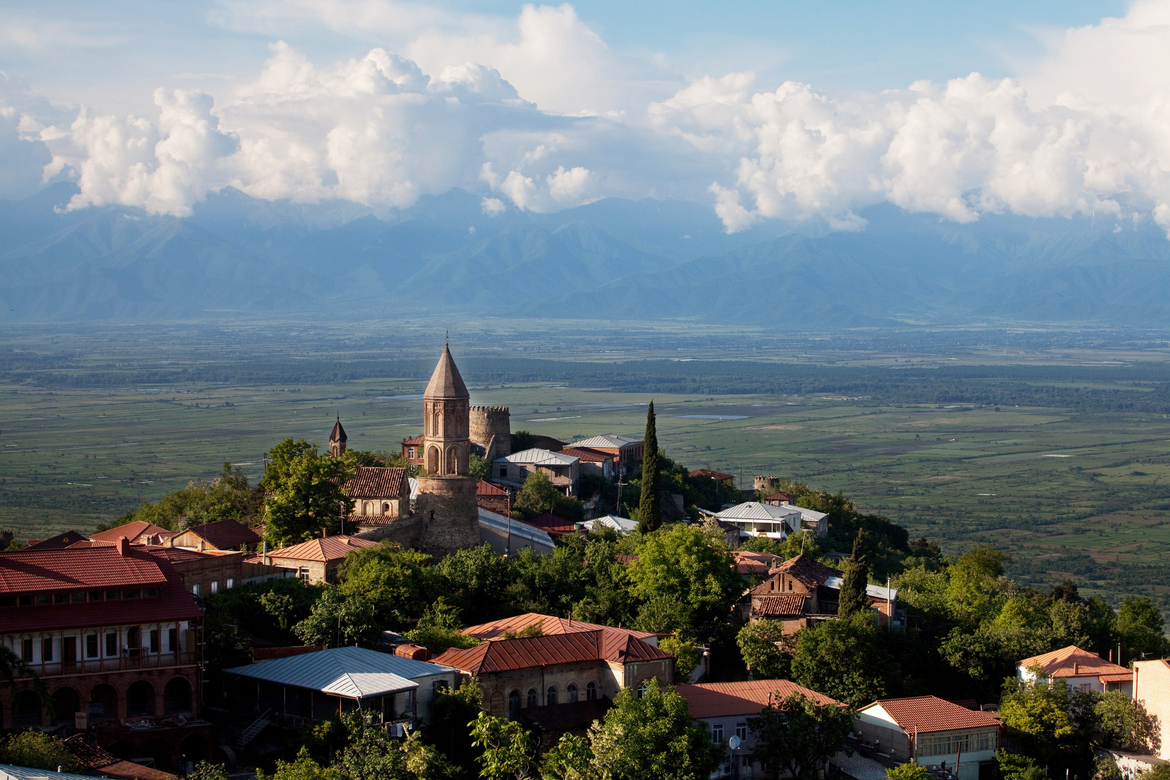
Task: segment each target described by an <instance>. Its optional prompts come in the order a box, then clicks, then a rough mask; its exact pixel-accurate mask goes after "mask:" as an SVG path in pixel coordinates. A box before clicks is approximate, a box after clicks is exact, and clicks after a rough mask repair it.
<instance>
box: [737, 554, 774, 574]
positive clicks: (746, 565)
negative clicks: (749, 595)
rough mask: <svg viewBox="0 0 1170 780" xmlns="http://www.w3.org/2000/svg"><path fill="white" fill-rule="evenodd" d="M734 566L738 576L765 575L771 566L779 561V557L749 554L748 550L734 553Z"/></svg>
mask: <svg viewBox="0 0 1170 780" xmlns="http://www.w3.org/2000/svg"><path fill="white" fill-rule="evenodd" d="M734 554H735V566H736V569H738V570H739V573H740V574H767V573H768V572H769V571H771V569H772V564H774V563H775V562H776V561H778V560H780V556H779V555H773V554H772V553H766V552H751V551H750V550H736V551H735V553H734Z"/></svg>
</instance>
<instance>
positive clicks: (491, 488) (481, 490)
mask: <svg viewBox="0 0 1170 780" xmlns="http://www.w3.org/2000/svg"><path fill="white" fill-rule="evenodd" d="M475 495H476V496H478V497H480V498H482V497H484V496H506V495H508V491H507V490H504V489H503V488H501V487H496V486H495V485H493V484H492V483H490V482H488V481H487V480H483V479H481V480H480V481H479V482H477V483H475Z"/></svg>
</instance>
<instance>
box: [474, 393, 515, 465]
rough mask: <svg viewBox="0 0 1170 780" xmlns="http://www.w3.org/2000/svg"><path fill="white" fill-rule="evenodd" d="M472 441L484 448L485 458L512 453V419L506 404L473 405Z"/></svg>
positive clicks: (489, 459)
mask: <svg viewBox="0 0 1170 780" xmlns="http://www.w3.org/2000/svg"><path fill="white" fill-rule="evenodd" d="M470 422H471V443H472V444H474V445H477V446H479V447H482V448H483V453H484V458H486V459H487V461H488V463H491V462H492V461H493V460H495V459H496V458H503V457H505V456H507V455H511V454H512V421H511V417H510V416H509V412H508V407H506V406H473V407H471V420H470Z"/></svg>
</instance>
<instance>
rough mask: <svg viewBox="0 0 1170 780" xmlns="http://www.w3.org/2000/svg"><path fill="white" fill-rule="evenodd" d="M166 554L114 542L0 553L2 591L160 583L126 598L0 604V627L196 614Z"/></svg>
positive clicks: (77, 624) (87, 623) (78, 624)
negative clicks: (154, 590) (148, 593)
mask: <svg viewBox="0 0 1170 780" xmlns="http://www.w3.org/2000/svg"><path fill="white" fill-rule="evenodd" d="M182 583H183V580H182V578H181V577H180V576H179V574H178V572H176V571H175V569H174V567H173V566H171V563H170V561H169V560H167V559H166V558H163V557H159V556H157V555H154V554H152V553H150V552H148V551H146V550H144V549H142V548H134V549H131V550H130V551H129V552H128V553H127V554H126V555H125V556H122V555H119V554H118V550H117V548H116V547H91V548H81V549H67V550H48V551H40V552H31V553H29V552H22V553H0V592H3V593H35V592H42V593H43V592H49V591H57V592H63V591H78V590H87V591H88V590H115V589H124V588H135V587H159V588H161V591H160V594H159V595H158V596H156V597H152V598H139V599H138V600H136V601H133V602H131V603H130V604H129V605H128V604H127V603H126V602H125V601H121V600H119V601H99V602H84V603H78V604H74V603H69V604H54V605H53V606H38V607H3V608H0V633H9V632H14V631H21V632H24V631H52V630H59V629H66V628H90V627H95V626H117V625H123V624H125V623H128V622H135V623H139V622H142V623H146V622H154V621H158V622H167V621H172V620H196V619H198V618H199V616H200V614H201V613H200V611H199V608H198V607H197V606H196V605H195V602H194V601H193V600H192V598H191V595H190V594H189V593H187V591H186V590H184V589H183V584H182Z"/></svg>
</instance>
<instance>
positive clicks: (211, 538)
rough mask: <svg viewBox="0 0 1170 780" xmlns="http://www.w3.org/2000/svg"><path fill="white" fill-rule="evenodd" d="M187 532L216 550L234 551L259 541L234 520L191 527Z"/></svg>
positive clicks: (249, 530)
mask: <svg viewBox="0 0 1170 780" xmlns="http://www.w3.org/2000/svg"><path fill="white" fill-rule="evenodd" d="M187 530H188V531H190V532H191V533H193V534H195V535H196V536H198V537H199V538H200V539H202V540H204V541H205V542H207V543H208V544H209V545H211V546H212V547H214V548H216V549H217V550H235V549H237V548H239V547H240V546H243V545H253V544H257V543H259V541H260V537H259V535H257V533H256V532H255V531H253V530H252V529H251V528H249V527H248V526H246V525H243V524H241V523H237V522H236V521H235V520H216V521H215V522H214V523H207V524H206V525H197V526H193V527H191V528H188V529H187Z"/></svg>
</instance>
